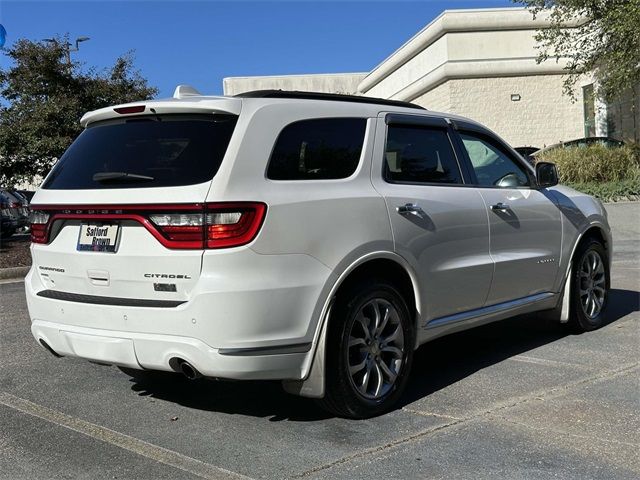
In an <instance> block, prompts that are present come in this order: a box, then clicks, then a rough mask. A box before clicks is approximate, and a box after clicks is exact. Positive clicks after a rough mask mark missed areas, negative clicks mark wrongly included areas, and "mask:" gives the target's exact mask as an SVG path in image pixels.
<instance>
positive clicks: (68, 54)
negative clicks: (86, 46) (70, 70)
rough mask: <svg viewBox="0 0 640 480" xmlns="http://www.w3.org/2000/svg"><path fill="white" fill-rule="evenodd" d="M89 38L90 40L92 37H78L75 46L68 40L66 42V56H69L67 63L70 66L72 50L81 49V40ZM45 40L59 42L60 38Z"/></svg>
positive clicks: (84, 40)
mask: <svg viewBox="0 0 640 480" xmlns="http://www.w3.org/2000/svg"><path fill="white" fill-rule="evenodd" d="M87 40H90V38H89V37H78V38H76V46H75V48H73V46H72V45H73V44H71V43H69V42H66V43H65V44H64V50H65V56H66V57H67V65H68V66H69V67H71V52H77V51H78V50H80V42H86V41H87ZM44 41H45V42H48V43H58V40H56V39H55V38H45V39H44Z"/></svg>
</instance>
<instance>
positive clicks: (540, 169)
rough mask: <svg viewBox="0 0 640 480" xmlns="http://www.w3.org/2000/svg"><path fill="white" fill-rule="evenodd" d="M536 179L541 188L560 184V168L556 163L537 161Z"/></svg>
mask: <svg viewBox="0 0 640 480" xmlns="http://www.w3.org/2000/svg"><path fill="white" fill-rule="evenodd" d="M536 179H537V181H538V186H539V187H540V188H547V187H553V186H554V185H557V184H558V170H557V169H556V164H555V163H549V162H538V163H536Z"/></svg>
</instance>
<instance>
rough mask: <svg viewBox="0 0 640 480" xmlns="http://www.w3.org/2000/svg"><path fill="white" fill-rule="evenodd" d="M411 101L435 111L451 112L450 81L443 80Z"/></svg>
mask: <svg viewBox="0 0 640 480" xmlns="http://www.w3.org/2000/svg"><path fill="white" fill-rule="evenodd" d="M413 103H416V104H418V105H422V106H423V107H425V108H426V109H428V110H433V111H436V112H453V110H452V109H451V83H450V82H445V83H441V84H440V85H438V86H437V87H436V88H434V89H432V90H429V91H428V92H426V93H424V94H422V95H421V96H419V97H418V98H416V99H415V100H414V101H413Z"/></svg>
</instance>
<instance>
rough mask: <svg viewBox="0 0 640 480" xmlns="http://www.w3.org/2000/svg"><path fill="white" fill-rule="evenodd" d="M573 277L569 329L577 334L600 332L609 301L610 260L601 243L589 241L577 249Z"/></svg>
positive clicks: (592, 239) (572, 270)
mask: <svg viewBox="0 0 640 480" xmlns="http://www.w3.org/2000/svg"><path fill="white" fill-rule="evenodd" d="M571 275H572V278H571V299H570V309H569V322H568V323H569V327H570V328H571V329H572V330H574V331H576V332H578V333H579V332H588V331H591V330H595V329H597V328H600V327H601V326H602V325H603V324H604V320H605V318H604V312H605V309H606V307H607V300H608V297H609V260H608V257H607V252H606V250H605V249H604V246H603V245H602V244H601V243H600V242H599V241H598V240H596V239H594V238H589V239H587V240H586V241H584V242H583V243H582V244H580V245H579V246H578V248H577V250H576V253H575V255H574V258H573V263H572V265H571Z"/></svg>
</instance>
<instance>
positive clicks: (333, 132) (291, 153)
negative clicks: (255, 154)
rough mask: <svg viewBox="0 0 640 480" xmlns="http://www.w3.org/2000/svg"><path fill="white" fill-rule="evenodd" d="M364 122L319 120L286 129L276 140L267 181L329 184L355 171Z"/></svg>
mask: <svg viewBox="0 0 640 480" xmlns="http://www.w3.org/2000/svg"><path fill="white" fill-rule="evenodd" d="M366 125H367V119H366V118H322V119H313V120H302V121H299V122H295V123H292V124H290V125H287V126H286V127H285V128H284V129H283V130H282V132H280V135H279V136H278V139H277V140H276V144H275V147H274V149H273V153H272V154H271V159H270V161H269V167H268V168H267V178H270V179H272V180H329V179H337V178H347V177H349V176H351V175H352V174H353V173H354V172H355V171H356V169H357V168H358V163H359V161H360V154H361V153H362V145H363V143H364V134H365V130H366Z"/></svg>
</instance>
